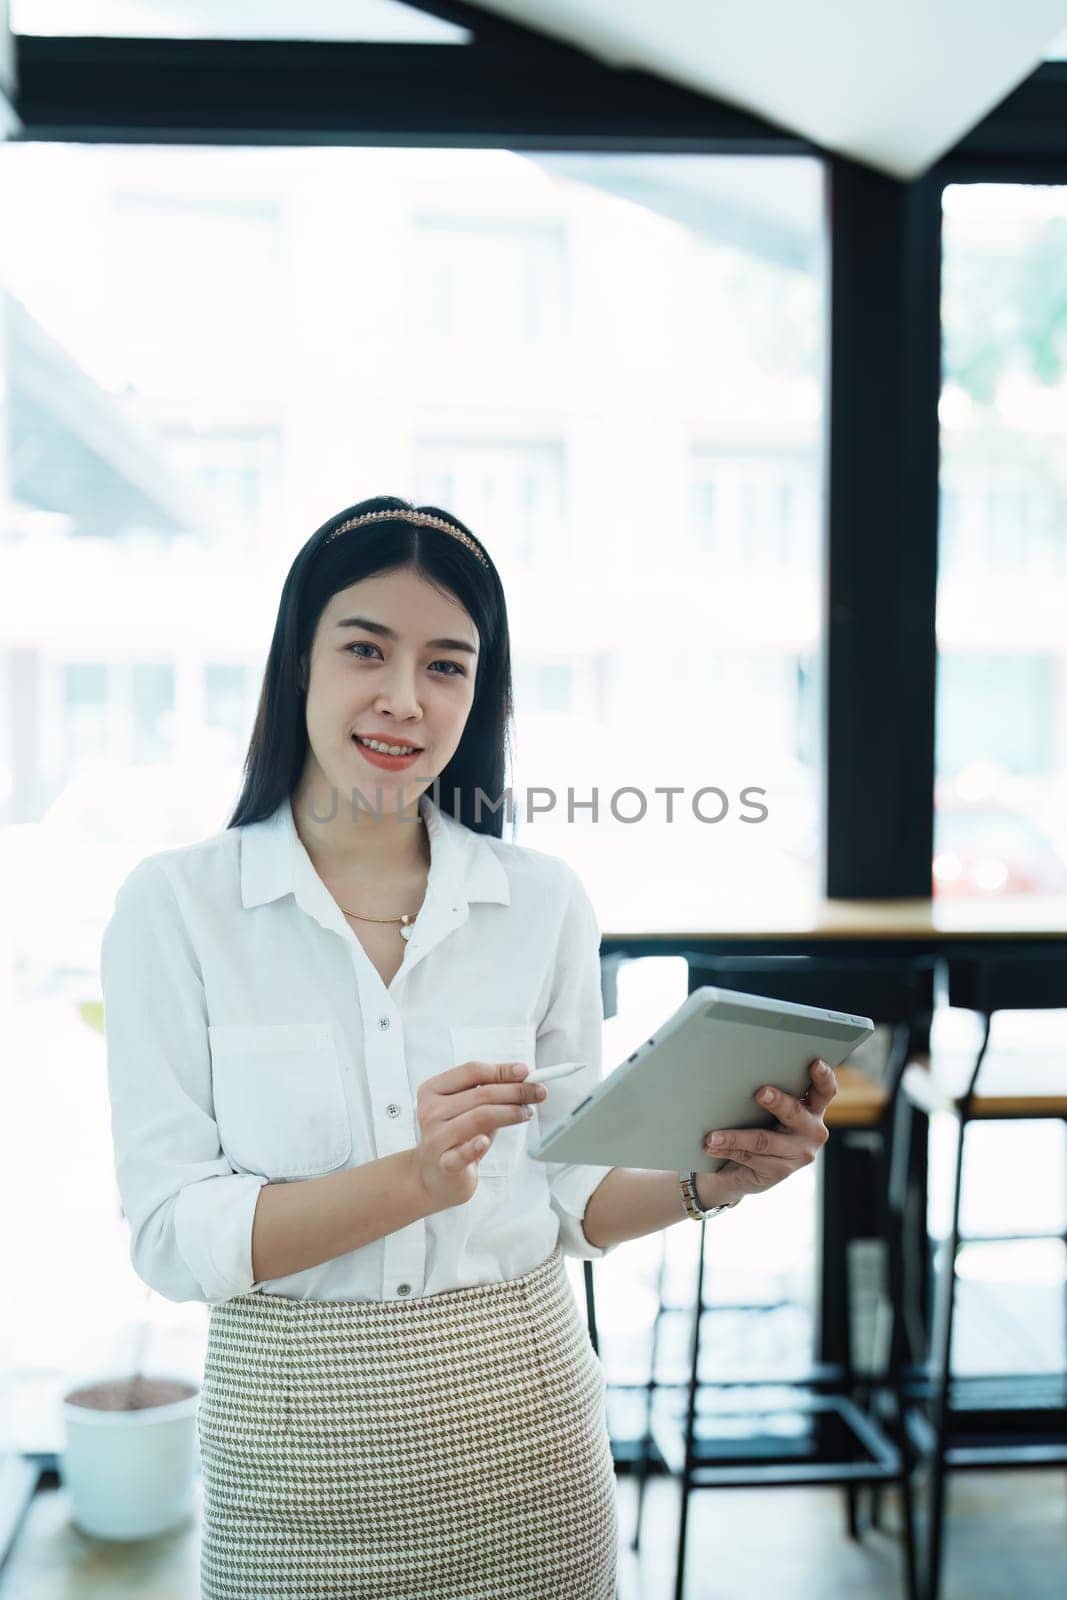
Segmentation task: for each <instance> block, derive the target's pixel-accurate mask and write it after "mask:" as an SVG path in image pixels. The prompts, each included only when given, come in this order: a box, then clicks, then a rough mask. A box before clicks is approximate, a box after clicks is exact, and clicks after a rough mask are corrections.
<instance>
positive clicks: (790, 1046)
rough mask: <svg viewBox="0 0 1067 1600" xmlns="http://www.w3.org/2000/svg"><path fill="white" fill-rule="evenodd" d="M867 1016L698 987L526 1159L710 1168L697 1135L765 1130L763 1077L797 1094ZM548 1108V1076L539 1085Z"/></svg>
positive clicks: (768, 1119) (840, 1054)
mask: <svg viewBox="0 0 1067 1600" xmlns="http://www.w3.org/2000/svg"><path fill="white" fill-rule="evenodd" d="M873 1032H874V1023H873V1022H872V1021H871V1019H870V1017H856V1016H852V1015H850V1014H849V1013H847V1012H842V1011H824V1010H822V1009H821V1008H820V1007H818V1006H801V1005H795V1004H793V1003H792V1002H791V1001H787V1000H774V999H770V998H768V997H767V996H766V995H759V994H740V993H738V992H737V990H734V989H717V988H714V987H712V986H710V985H705V987H703V988H701V989H695V990H694V991H693V993H692V994H691V995H689V996H688V998H687V999H686V1000H685V1002H684V1003H683V1004H682V1005H681V1006H679V1008H678V1010H677V1011H676V1012H675V1013H674V1015H673V1016H672V1017H670V1018H668V1020H667V1021H666V1022H665V1023H664V1024H663V1025H662V1027H660V1028H657V1029H656V1032H655V1033H654V1034H653V1035H652V1037H651V1038H650V1039H648V1040H646V1041H645V1043H644V1044H643V1045H641V1046H640V1047H639V1049H637V1050H635V1051H634V1053H633V1054H632V1055H631V1056H628V1057H627V1058H626V1060H625V1061H624V1062H623V1063H622V1064H621V1065H620V1066H618V1067H616V1068H615V1070H614V1072H612V1073H611V1074H610V1075H609V1076H608V1077H606V1078H604V1079H603V1081H602V1082H601V1083H599V1084H598V1085H597V1087H596V1088H595V1089H594V1090H593V1093H592V1094H591V1095H588V1096H587V1097H586V1099H584V1100H583V1101H582V1102H581V1104H580V1105H577V1106H575V1108H574V1110H573V1111H572V1112H571V1113H570V1115H569V1116H568V1117H566V1118H564V1120H563V1121H562V1122H560V1123H558V1124H557V1125H556V1126H555V1127H554V1128H553V1129H552V1130H551V1132H550V1133H548V1134H546V1136H545V1137H544V1138H543V1139H542V1140H541V1141H540V1143H539V1144H537V1145H536V1146H532V1145H531V1147H530V1148H529V1154H530V1155H531V1156H532V1157H533V1158H534V1160H535V1161H562V1162H572V1161H573V1162H581V1163H587V1164H589V1165H593V1166H609V1167H652V1168H662V1169H663V1170H666V1171H673V1172H687V1171H690V1170H695V1171H697V1172H718V1170H719V1168H720V1167H721V1166H723V1165H724V1163H725V1161H726V1160H728V1159H729V1157H723V1156H710V1155H708V1154H707V1152H706V1151H705V1149H704V1136H705V1134H708V1133H711V1132H713V1131H714V1130H715V1129H718V1128H722V1129H726V1128H772V1127H774V1126H775V1123H776V1121H777V1119H776V1118H775V1116H774V1114H773V1112H770V1111H765V1110H764V1109H763V1107H762V1106H761V1105H759V1103H758V1102H757V1101H756V1099H755V1095H756V1092H757V1090H759V1089H761V1088H762V1087H763V1086H764V1084H770V1085H771V1086H772V1087H774V1088H778V1089H786V1090H788V1092H789V1093H790V1094H793V1095H797V1096H801V1095H804V1094H806V1093H807V1091H808V1089H809V1088H810V1087H811V1064H812V1062H813V1061H815V1060H817V1059H818V1058H819V1057H821V1058H822V1060H824V1061H826V1062H828V1063H829V1064H830V1066H831V1067H836V1066H839V1065H840V1063H841V1062H842V1061H844V1060H845V1058H846V1056H848V1055H850V1054H851V1052H852V1051H853V1050H854V1049H855V1048H856V1046H857V1045H858V1044H861V1043H862V1042H863V1040H864V1039H869V1038H870V1036H871V1034H872V1033H873ZM544 1103H545V1108H546V1109H548V1108H549V1107H550V1106H551V1104H552V1083H551V1082H549V1083H548V1098H547V1100H546V1101H545V1102H544Z"/></svg>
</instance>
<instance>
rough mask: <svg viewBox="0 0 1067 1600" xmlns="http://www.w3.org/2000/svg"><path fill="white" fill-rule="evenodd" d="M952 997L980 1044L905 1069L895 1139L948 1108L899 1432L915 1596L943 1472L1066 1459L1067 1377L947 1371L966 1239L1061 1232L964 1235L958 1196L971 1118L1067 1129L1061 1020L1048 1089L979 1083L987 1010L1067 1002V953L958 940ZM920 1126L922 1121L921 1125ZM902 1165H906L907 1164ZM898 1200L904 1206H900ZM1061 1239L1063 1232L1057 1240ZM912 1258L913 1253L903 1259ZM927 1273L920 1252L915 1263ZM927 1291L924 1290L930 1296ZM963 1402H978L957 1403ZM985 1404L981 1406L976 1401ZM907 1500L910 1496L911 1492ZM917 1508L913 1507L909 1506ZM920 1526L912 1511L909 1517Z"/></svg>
mask: <svg viewBox="0 0 1067 1600" xmlns="http://www.w3.org/2000/svg"><path fill="white" fill-rule="evenodd" d="M947 978H948V1001H949V1004H950V1005H952V1006H959V1007H963V1008H966V1009H967V1010H970V1011H974V1012H977V1013H978V1015H979V1017H980V1018H981V1021H982V1042H981V1046H980V1048H979V1050H978V1054H977V1057H976V1059H975V1062H974V1065H973V1068H971V1070H970V1072H969V1075H968V1077H967V1080H966V1082H965V1083H963V1084H961V1083H959V1082H957V1083H955V1084H946V1083H945V1082H944V1081H943V1074H939V1072H938V1063H937V1060H936V1057H934V1058H933V1060H932V1066H931V1069H930V1070H929V1071H925V1070H924V1069H923V1068H922V1067H921V1066H919V1065H918V1064H915V1063H913V1064H911V1065H909V1067H908V1068H907V1070H906V1072H905V1074H904V1077H903V1080H902V1084H901V1096H900V1114H901V1127H900V1130H899V1132H900V1138H901V1140H904V1141H907V1142H908V1143H909V1144H910V1142H911V1139H912V1135H913V1133H914V1131H915V1118H916V1117H922V1118H928V1117H930V1116H932V1115H935V1114H936V1113H938V1112H945V1113H948V1114H949V1115H950V1116H951V1117H952V1118H953V1119H954V1121H955V1124H956V1138H955V1141H954V1153H953V1158H952V1159H953V1167H952V1173H951V1180H952V1195H953V1200H952V1221H951V1225H950V1229H949V1233H948V1237H947V1238H946V1239H945V1240H944V1241H943V1244H942V1246H941V1249H940V1251H939V1252H937V1253H939V1254H940V1255H941V1258H942V1259H941V1262H940V1265H939V1266H938V1269H937V1270H936V1271H935V1272H934V1292H933V1297H932V1298H933V1323H932V1328H931V1337H930V1340H929V1345H930V1350H929V1360H928V1362H927V1363H926V1365H925V1367H924V1368H923V1370H922V1371H921V1372H920V1373H919V1374H918V1375H917V1377H916V1379H915V1381H914V1382H913V1383H909V1384H908V1386H907V1389H906V1394H905V1402H906V1431H907V1433H908V1435H909V1437H910V1441H911V1444H912V1446H913V1449H912V1451H911V1452H910V1453H912V1454H914V1455H915V1457H916V1462H915V1466H914V1469H913V1472H912V1478H911V1489H912V1491H915V1490H916V1489H917V1488H918V1485H919V1483H920V1481H921V1480H922V1479H924V1478H927V1479H928V1480H929V1481H928V1504H929V1511H928V1515H927V1517H926V1519H925V1527H921V1528H920V1539H919V1549H920V1556H921V1563H922V1571H921V1584H922V1589H921V1592H922V1594H923V1596H924V1600H937V1596H938V1594H939V1592H940V1588H941V1573H942V1565H943V1551H944V1524H945V1487H946V1474H947V1473H948V1472H949V1471H950V1470H954V1469H956V1470H963V1469H968V1468H969V1469H972V1470H973V1469H978V1470H980V1469H983V1468H984V1469H992V1468H1007V1467H1029V1468H1034V1467H1060V1466H1067V1429H1065V1427H1064V1415H1065V1410H1064V1408H1065V1406H1067V1373H1061V1374H1051V1375H1049V1376H1048V1377H1047V1378H1045V1377H1044V1376H1043V1375H1040V1374H1039V1375H1036V1376H1035V1375H1033V1374H1020V1373H1009V1374H1006V1375H1003V1376H998V1377H997V1378H996V1379H984V1380H983V1379H974V1378H971V1379H963V1378H954V1377H953V1372H952V1335H953V1325H954V1319H955V1307H956V1278H957V1274H956V1260H957V1256H958V1254H959V1251H960V1248H961V1244H967V1243H975V1242H991V1241H992V1240H993V1239H996V1240H997V1241H998V1242H1004V1241H1005V1240H1007V1241H1009V1242H1010V1241H1011V1240H1013V1239H1014V1240H1018V1239H1019V1238H1020V1237H1022V1238H1027V1239H1032V1238H1062V1237H1064V1236H1063V1235H1061V1234H1060V1233H1059V1232H1058V1231H1057V1232H1054V1233H1028V1234H1025V1235H1006V1234H996V1235H975V1234H968V1235H966V1236H965V1237H964V1238H962V1239H961V1235H960V1198H961V1193H962V1182H963V1155H964V1144H965V1135H966V1131H967V1128H968V1127H969V1126H971V1124H972V1123H974V1122H979V1121H984V1122H996V1121H1009V1120H1019V1119H1031V1120H1049V1119H1052V1120H1057V1121H1062V1122H1063V1123H1064V1126H1065V1128H1067V1028H1065V1029H1064V1038H1063V1049H1062V1056H1061V1057H1060V1061H1061V1063H1062V1070H1061V1071H1058V1072H1057V1074H1056V1076H1055V1078H1054V1081H1053V1082H1052V1084H1051V1086H1045V1087H1043V1088H1037V1089H1035V1088H1033V1087H1030V1088H1028V1087H1027V1085H1026V1084H1025V1082H1021V1083H1019V1084H1017V1085H1016V1084H1007V1085H1004V1087H1003V1089H1001V1088H999V1087H998V1089H997V1092H994V1090H993V1088H992V1086H991V1085H990V1083H989V1078H988V1072H987V1076H986V1087H985V1089H984V1091H983V1092H979V1090H978V1077H979V1074H980V1073H981V1071H982V1068H983V1066H984V1064H985V1062H986V1057H987V1054H988V1051H989V1040H990V1033H991V1028H992V1020H993V1016H994V1014H995V1013H996V1012H997V1011H1030V1010H1052V1009H1060V1008H1063V1009H1065V1010H1067V954H1065V953H1062V952H1058V951H1049V950H1047V949H1044V950H1038V949H1034V950H1027V949H1026V948H1025V947H1024V948H1021V949H1020V950H1019V951H1018V953H1015V952H1013V953H1011V954H1010V955H1002V954H992V953H988V952H986V951H984V950H982V949H981V947H977V948H975V947H972V948H961V949H959V950H958V951H957V952H955V953H953V954H952V955H950V956H949V957H948V958H947ZM925 1128H926V1124H925V1123H924V1124H923V1131H925ZM897 1170H898V1173H903V1172H905V1171H906V1167H905V1165H904V1163H901V1164H900V1165H899V1166H898V1169H897ZM919 1199H920V1205H921V1213H922V1219H923V1245H924V1247H925V1245H926V1205H925V1192H924V1193H923V1194H921V1195H920V1197H919ZM897 1203H899V1202H897ZM1064 1242H1065V1244H1067V1238H1065V1239H1064ZM907 1260H908V1262H909V1270H910V1263H911V1261H912V1260H913V1257H912V1256H911V1255H910V1254H909V1256H908V1257H907ZM920 1270H922V1271H923V1272H927V1273H928V1272H929V1270H930V1262H929V1260H928V1259H927V1250H926V1248H924V1249H923V1251H922V1261H921V1268H920ZM927 1298H928V1299H929V1298H930V1296H929V1295H927ZM968 1389H969V1390H970V1398H971V1399H972V1401H973V1400H977V1401H978V1402H979V1403H978V1404H972V1405H971V1406H967V1405H965V1404H963V1401H964V1399H965V1398H966V1396H967V1391H968ZM983 1401H984V1404H983V1403H982V1402H983ZM909 1497H910V1496H909ZM913 1515H914V1510H913ZM916 1521H917V1522H918V1519H916Z"/></svg>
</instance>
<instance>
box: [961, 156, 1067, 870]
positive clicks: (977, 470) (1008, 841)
mask: <svg viewBox="0 0 1067 1600" xmlns="http://www.w3.org/2000/svg"><path fill="white" fill-rule="evenodd" d="M944 251H945V256H944V290H943V316H944V387H943V390H942V395H941V406H940V416H941V534H940V573H939V583H938V597H937V637H938V650H939V665H938V687H937V783H936V807H937V808H936V814H935V835H934V840H935V855H934V892H935V894H937V895H942V896H944V895H969V896H1012V895H1045V894H1055V893H1062V892H1063V891H1065V890H1067V822H1065V818H1067V630H1065V628H1064V624H1063V619H1064V616H1067V426H1065V421H1064V419H1065V418H1067V188H1062V187H1061V188H1057V187H1053V186H1049V187H1047V188H1046V187H1042V188H1026V187H1022V186H1009V185H989V184H977V185H954V186H951V187H949V188H948V189H946V191H945V196H944Z"/></svg>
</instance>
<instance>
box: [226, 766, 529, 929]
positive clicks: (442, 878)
mask: <svg viewBox="0 0 1067 1600" xmlns="http://www.w3.org/2000/svg"><path fill="white" fill-rule="evenodd" d="M419 812H420V814H421V816H422V818H423V820H424V822H425V824H426V834H427V838H428V840H429V845H430V870H429V876H428V878H427V884H426V894H427V898H428V899H429V898H430V896H431V895H432V896H433V897H434V898H435V899H436V898H437V897H438V896H441V897H446V896H448V895H452V896H454V898H453V899H452V900H450V901H449V904H450V906H451V907H452V908H453V909H454V910H460V909H464V908H465V907H466V905H468V904H470V903H471V902H473V901H479V900H485V901H492V902H493V903H495V904H496V905H504V906H506V905H510V904H511V886H510V884H509V882H508V875H507V873H506V871H505V870H504V866H503V863H502V862H501V861H500V859H499V857H498V856H497V855H496V854H495V852H494V851H493V849H492V846H491V845H490V843H489V840H488V836H487V835H485V834H481V833H476V832H475V831H474V829H473V828H468V827H467V826H466V824H465V823H462V822H458V821H457V820H456V818H455V817H453V816H451V815H450V814H449V813H448V812H447V811H442V810H441V808H440V806H437V805H435V804H434V802H433V801H432V800H431V799H430V796H429V795H428V794H422V795H420V797H419ZM240 832H241V902H242V904H243V905H244V906H246V907H251V906H261V905H266V904H267V902H268V901H271V900H277V899H280V897H281V896H282V895H285V894H290V893H294V894H296V895H297V897H298V899H300V898H301V895H300V889H301V887H302V886H305V885H306V884H307V883H308V881H309V880H308V873H309V872H310V873H311V874H312V875H313V876H314V877H315V879H316V881H317V882H318V883H319V884H320V885H321V883H322V880H321V879H320V878H319V877H318V874H317V873H316V872H315V869H314V866H313V865H312V862H311V857H310V856H309V855H308V853H307V851H306V849H305V848H304V844H303V841H302V840H301V838H300V835H299V834H298V833H297V831H296V824H295V822H294V821H293V810H292V802H291V800H290V798H289V797H288V796H287V797H286V798H285V799H284V800H283V801H282V803H281V804H280V805H279V806H278V808H277V810H275V811H274V812H273V813H272V814H271V816H269V817H265V818H264V819H263V821H261V822H251V823H245V824H244V825H243V826H242V828H241V830H240ZM342 920H343V919H342Z"/></svg>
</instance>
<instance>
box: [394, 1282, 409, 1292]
mask: <svg viewBox="0 0 1067 1600" xmlns="http://www.w3.org/2000/svg"><path fill="white" fill-rule="evenodd" d="M396 1292H397V1294H410V1293H411V1285H410V1283H398V1284H397V1286H396Z"/></svg>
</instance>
